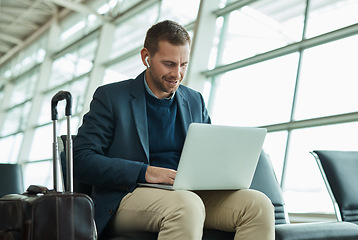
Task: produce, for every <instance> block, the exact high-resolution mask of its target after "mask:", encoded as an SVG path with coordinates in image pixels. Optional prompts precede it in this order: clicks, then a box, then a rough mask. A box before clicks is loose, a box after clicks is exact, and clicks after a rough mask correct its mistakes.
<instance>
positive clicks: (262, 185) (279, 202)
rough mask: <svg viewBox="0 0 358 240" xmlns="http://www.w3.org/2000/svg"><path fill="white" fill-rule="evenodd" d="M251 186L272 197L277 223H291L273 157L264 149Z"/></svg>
mask: <svg viewBox="0 0 358 240" xmlns="http://www.w3.org/2000/svg"><path fill="white" fill-rule="evenodd" d="M250 188H251V189H255V190H258V191H261V192H263V193H264V194H266V195H267V196H268V197H269V198H270V199H271V202H272V204H273V205H274V207H275V223H276V224H286V223H289V219H288V214H287V212H286V210H285V202H284V199H283V196H282V190H281V187H280V185H279V183H278V181H277V178H276V175H275V171H274V169H273V166H272V163H271V159H270V157H269V156H268V155H267V154H266V153H265V152H264V151H262V152H261V155H260V158H259V161H258V163H257V167H256V171H255V174H254V178H253V180H252V183H251V187H250Z"/></svg>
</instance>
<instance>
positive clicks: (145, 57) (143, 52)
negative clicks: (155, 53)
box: [140, 48, 150, 68]
mask: <svg viewBox="0 0 358 240" xmlns="http://www.w3.org/2000/svg"><path fill="white" fill-rule="evenodd" d="M140 54H141V57H142V62H143V64H144V66H146V67H147V68H149V67H150V65H149V60H148V59H149V51H148V49H146V48H143V49H142V50H141V51H140Z"/></svg>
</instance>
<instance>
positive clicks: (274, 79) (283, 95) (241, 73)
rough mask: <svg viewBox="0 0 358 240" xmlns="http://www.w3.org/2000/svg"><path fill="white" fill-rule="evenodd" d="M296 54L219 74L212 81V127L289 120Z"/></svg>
mask: <svg viewBox="0 0 358 240" xmlns="http://www.w3.org/2000/svg"><path fill="white" fill-rule="evenodd" d="M297 62H298V54H291V55H288V56H285V57H280V58H276V59H273V60H270V61H266V62H262V63H258V64H255V65H252V66H248V67H245V68H240V69H237V70H234V71H231V72H227V73H225V74H223V75H222V76H221V77H220V78H219V79H218V80H216V81H215V83H214V84H215V89H214V91H215V95H214V96H213V99H212V101H213V104H212V109H211V115H212V121H213V123H218V124H226V125H240V126H261V125H269V124H274V123H280V122H287V121H289V120H290V115H291V107H292V100H293V93H294V87H295V79H296V73H297Z"/></svg>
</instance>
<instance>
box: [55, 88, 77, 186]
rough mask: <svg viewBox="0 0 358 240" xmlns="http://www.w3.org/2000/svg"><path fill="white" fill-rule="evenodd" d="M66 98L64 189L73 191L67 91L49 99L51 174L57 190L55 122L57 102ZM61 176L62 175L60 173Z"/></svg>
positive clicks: (68, 93) (68, 97) (69, 98)
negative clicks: (51, 147) (51, 149)
mask: <svg viewBox="0 0 358 240" xmlns="http://www.w3.org/2000/svg"><path fill="white" fill-rule="evenodd" d="M62 100H66V109H65V115H66V117H67V140H66V186H65V191H69V192H73V160H72V159H73V156H72V138H71V129H70V125H71V124H70V119H71V109H72V96H71V93H70V92H68V91H59V92H58V93H56V94H55V95H54V96H53V97H52V100H51V117H52V120H53V176H54V183H53V185H54V190H55V191H57V190H58V185H59V184H58V177H57V169H58V163H59V155H58V143H57V130H56V128H57V127H56V122H57V119H58V112H57V104H58V102H59V101H62ZM62 176H63V175H62Z"/></svg>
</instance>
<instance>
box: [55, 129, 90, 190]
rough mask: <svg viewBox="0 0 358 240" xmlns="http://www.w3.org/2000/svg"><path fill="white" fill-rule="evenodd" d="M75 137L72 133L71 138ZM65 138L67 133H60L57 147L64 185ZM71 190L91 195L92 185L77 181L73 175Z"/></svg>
mask: <svg viewBox="0 0 358 240" xmlns="http://www.w3.org/2000/svg"><path fill="white" fill-rule="evenodd" d="M75 137H76V135H72V140H73V139H74V138H75ZM66 140H67V135H61V137H60V139H59V141H58V143H59V147H58V149H59V155H60V159H61V170H62V176H63V182H64V185H65V186H66V151H65V146H66ZM73 191H74V192H76V193H83V194H86V195H88V196H91V192H92V186H91V185H88V184H86V183H83V182H81V181H79V180H78V179H77V178H76V176H75V175H73Z"/></svg>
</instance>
